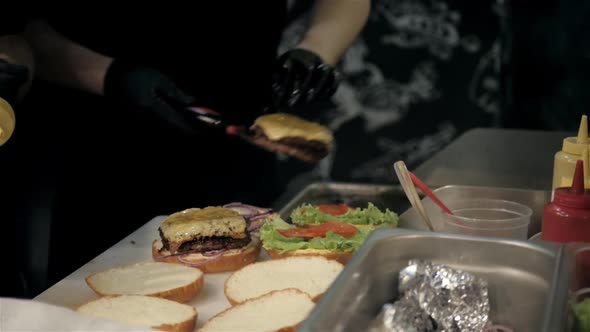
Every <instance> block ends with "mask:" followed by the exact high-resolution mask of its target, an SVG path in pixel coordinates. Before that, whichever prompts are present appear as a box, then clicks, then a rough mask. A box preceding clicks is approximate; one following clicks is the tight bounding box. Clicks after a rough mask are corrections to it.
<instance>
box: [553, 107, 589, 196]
mask: <svg viewBox="0 0 590 332" xmlns="http://www.w3.org/2000/svg"><path fill="white" fill-rule="evenodd" d="M589 149H590V140H589V139H588V117H587V116H586V115H582V120H581V121H580V128H579V129H578V136H577V137H566V138H564V139H563V146H562V149H561V151H558V152H557V153H556V154H555V162H554V165H553V186H552V191H553V190H555V188H559V187H571V185H572V179H573V174H574V171H575V168H576V162H577V161H578V160H583V161H584V187H585V188H586V189H590V179H589V176H590V174H589V168H588V167H590V165H589V157H588V155H589V154H590V153H589Z"/></svg>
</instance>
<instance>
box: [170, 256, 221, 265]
mask: <svg viewBox="0 0 590 332" xmlns="http://www.w3.org/2000/svg"><path fill="white" fill-rule="evenodd" d="M189 255H190V254H189ZM185 256H187V255H182V256H178V257H177V258H176V259H178V261H179V262H181V263H182V264H186V265H188V266H192V267H199V266H203V265H207V264H209V263H213V262H215V261H217V260H219V259H220V258H221V257H223V253H220V254H218V255H217V256H215V257H211V258H209V259H206V260H204V261H202V262H196V263H195V262H191V261H187V260H184V259H183V257H185Z"/></svg>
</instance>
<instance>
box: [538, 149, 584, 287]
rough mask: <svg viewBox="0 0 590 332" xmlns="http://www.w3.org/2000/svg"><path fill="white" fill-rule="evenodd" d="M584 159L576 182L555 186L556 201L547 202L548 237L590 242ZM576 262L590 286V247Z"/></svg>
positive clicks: (543, 235) (545, 231) (580, 277)
mask: <svg viewBox="0 0 590 332" xmlns="http://www.w3.org/2000/svg"><path fill="white" fill-rule="evenodd" d="M583 163H584V162H583V161H582V160H578V161H577V162H576V168H575V171H574V178H573V181H572V186H571V187H570V188H568V187H561V188H557V189H555V193H554V197H553V201H552V202H550V203H549V204H547V205H545V208H544V210H543V226H542V233H541V238H542V239H543V240H544V241H550V242H559V243H568V242H590V190H588V189H584V164H583ZM576 265H577V266H576V274H577V279H578V280H579V282H580V283H581V284H583V286H584V287H589V286H590V250H587V251H583V252H580V253H578V254H577V255H576ZM580 286H581V285H580Z"/></svg>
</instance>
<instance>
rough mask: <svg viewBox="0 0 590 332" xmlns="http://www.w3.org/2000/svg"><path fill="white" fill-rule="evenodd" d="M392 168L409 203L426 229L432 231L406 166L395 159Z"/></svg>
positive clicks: (432, 228)
mask: <svg viewBox="0 0 590 332" xmlns="http://www.w3.org/2000/svg"><path fill="white" fill-rule="evenodd" d="M393 169H394V170H395V174H397V178H398V179H399V182H400V184H401V186H402V188H403V189H404V192H405V193H406V196H407V197H408V200H409V201H410V204H411V205H412V206H413V207H414V209H416V210H417V211H418V214H420V216H421V217H422V220H423V221H424V223H425V224H426V226H427V227H428V229H429V230H430V231H431V232H433V231H434V227H432V222H431V221H430V218H429V217H428V214H427V213H426V210H425V209H424V206H423V205H422V201H421V200H420V196H418V192H416V188H415V187H414V183H413V182H412V179H411V178H410V175H409V172H408V168H407V167H406V164H405V163H404V162H403V161H401V160H400V161H397V162H395V163H394V164H393Z"/></svg>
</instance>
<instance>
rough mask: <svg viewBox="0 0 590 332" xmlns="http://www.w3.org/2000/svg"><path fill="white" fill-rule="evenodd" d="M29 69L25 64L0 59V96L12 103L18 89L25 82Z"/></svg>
mask: <svg viewBox="0 0 590 332" xmlns="http://www.w3.org/2000/svg"><path fill="white" fill-rule="evenodd" d="M28 78H29V69H28V68H27V67H25V66H21V65H17V64H12V63H8V62H6V61H4V60H0V97H2V98H3V99H4V100H6V101H8V102H9V103H11V104H12V103H14V102H15V101H16V99H17V96H18V90H19V89H20V87H21V86H22V85H23V84H25V83H26V82H27V79H28Z"/></svg>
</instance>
